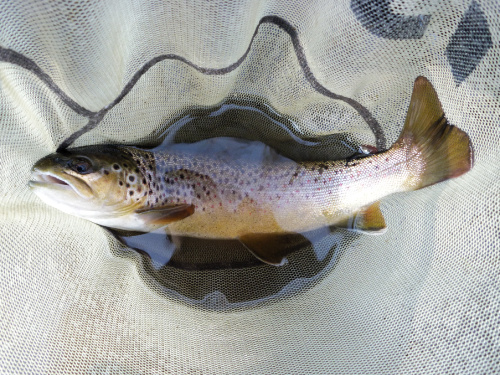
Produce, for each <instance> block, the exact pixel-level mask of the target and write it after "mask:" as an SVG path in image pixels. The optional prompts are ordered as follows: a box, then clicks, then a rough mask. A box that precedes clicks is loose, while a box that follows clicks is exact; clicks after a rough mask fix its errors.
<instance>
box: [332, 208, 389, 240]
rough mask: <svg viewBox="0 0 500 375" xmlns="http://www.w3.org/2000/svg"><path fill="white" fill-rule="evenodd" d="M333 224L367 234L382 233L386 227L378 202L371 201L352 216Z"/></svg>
mask: <svg viewBox="0 0 500 375" xmlns="http://www.w3.org/2000/svg"><path fill="white" fill-rule="evenodd" d="M335 226H337V227H339V228H346V229H350V230H353V231H358V232H366V233H369V234H382V233H384V232H385V231H386V229H387V227H386V225H385V219H384V216H383V215H382V211H380V202H375V203H373V204H372V205H371V206H368V207H366V208H364V209H362V210H361V211H359V212H358V213H357V214H356V215H354V217H350V218H349V219H347V220H345V221H343V222H340V223H338V224H336V225H335Z"/></svg>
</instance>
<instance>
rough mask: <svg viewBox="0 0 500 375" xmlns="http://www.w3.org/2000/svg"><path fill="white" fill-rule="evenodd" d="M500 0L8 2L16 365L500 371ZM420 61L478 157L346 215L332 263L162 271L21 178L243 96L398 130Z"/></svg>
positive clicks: (380, 136)
mask: <svg viewBox="0 0 500 375" xmlns="http://www.w3.org/2000/svg"><path fill="white" fill-rule="evenodd" d="M499 16H500V7H499V6H498V3H497V1H496V0H491V1H475V0H474V1H472V2H471V1H430V2H425V3H422V2H417V1H403V0H401V1H399V0H395V1H386V0H351V1H347V0H346V1H339V2H332V1H308V2H307V4H306V3H304V2H300V1H295V2H293V1H291V2H286V3H280V2H276V3H275V2H272V1H261V2H255V1H247V2H245V1H240V2H236V1H233V2H227V1H222V0H221V1H212V2H204V1H194V2H190V3H189V4H187V3H186V2H183V1H172V2H168V3H167V2H160V1H157V2H150V3H144V2H141V1H133V0H131V1H128V2H122V1H115V2H101V1H92V0H89V1H82V2H78V1H57V2H49V1H13V2H3V3H2V4H0V19H1V21H2V22H1V24H2V28H1V29H0V108H1V116H0V123H1V126H0V135H1V136H0V249H1V251H0V268H1V272H0V306H1V308H0V372H1V373H19V374H31V373H32V374H40V373H48V374H56V373H64V374H83V373H94V374H118V373H120V374H122V373H123V374H128V373H130V374H138V373H140V374H149V373H175V374H177V373H192V374H222V373H231V374H237V373H241V374H251V373H255V374H262V373H275V374H294V373H297V374H302V373H337V372H338V373H401V374H403V373H495V372H496V371H498V370H499V368H500V354H499V353H500V330H499V323H498V322H499V318H500V280H499V276H498V275H499V274H500V264H499V249H500V234H499V233H500V219H499V218H500V196H499V191H500V183H499V179H498V176H499V175H500V161H499V159H498V155H499V152H498V151H499V150H498V144H499V141H500V131H499V121H498V118H499V115H500V92H499V89H498V87H500V73H499V72H500V70H499V61H500V59H499V56H500V51H499V48H498V45H499V44H498V43H499V37H500V27H499V26H500V22H499V20H500V17H499ZM418 75H423V76H425V77H427V78H428V79H429V80H430V81H431V82H432V83H433V85H434V87H435V88H436V91H437V92H438V94H439V97H440V99H441V101H442V104H443V108H444V111H445V113H446V115H447V118H448V119H449V121H450V122H451V123H452V124H454V125H456V126H458V127H459V128H461V129H463V130H464V131H465V132H467V134H468V135H469V136H470V138H471V140H472V143H473V145H474V151H475V166H474V168H473V169H472V170H471V171H470V172H469V173H467V174H465V175H464V176H462V177H460V178H459V179H454V180H450V181H447V182H444V183H441V184H438V185H435V186H432V187H429V188H426V189H423V190H419V191H415V192H411V193H407V194H400V195H394V196H390V197H388V198H386V199H384V200H383V202H382V204H381V208H382V211H383V213H384V216H385V218H386V222H387V227H388V231H387V232H386V233H385V234H384V235H383V236H363V235H352V234H349V233H344V234H343V235H342V237H341V238H340V239H338V240H337V241H334V242H335V246H334V249H333V250H332V251H331V252H330V256H329V257H327V258H326V261H325V264H323V265H322V266H321V267H319V268H318V267H316V268H314V267H313V266H312V265H311V264H310V263H308V262H309V260H310V259H309V257H308V256H307V255H303V254H298V255H297V256H296V259H295V260H294V262H290V263H291V265H293V264H295V265H301V266H300V267H299V266H287V267H289V268H284V270H285V271H269V272H267V271H262V269H261V268H259V267H253V268H252V267H249V268H246V269H241V270H238V271H232V270H215V271H213V270H212V271H203V272H202V271H200V272H181V271H179V270H175V269H172V270H168V269H167V270H166V271H165V272H166V274H167V276H165V275H163V276H162V277H164V278H168V280H169V282H171V285H166V284H161V283H159V282H158V278H156V277H155V274H154V272H153V273H152V272H149V271H150V270H148V268H147V267H146V265H145V264H144V262H143V259H142V258H141V257H139V256H136V254H135V253H133V254H132V253H131V254H128V253H127V251H126V250H124V249H123V246H122V245H120V244H119V243H118V242H117V241H116V239H115V238H114V237H113V236H111V235H110V234H109V233H108V232H107V231H105V230H104V229H102V228H100V227H99V226H97V225H95V224H92V223H90V222H87V221H84V220H81V219H78V218H76V217H72V216H69V215H66V214H63V213H61V212H59V211H57V210H55V209H53V208H51V207H49V206H47V205H44V204H43V203H42V202H41V201H40V200H39V199H38V198H37V197H36V196H35V195H34V194H32V192H30V191H29V189H28V188H27V182H28V181H29V179H30V170H31V167H32V166H33V164H34V163H35V162H36V161H37V160H38V159H39V158H41V157H43V156H45V155H47V154H48V153H50V152H53V151H55V149H57V148H58V147H60V146H81V145H89V144H104V143H128V144H146V143H148V142H152V141H154V140H155V137H156V136H157V134H159V133H161V132H163V131H164V130H165V129H166V128H168V126H169V124H171V123H172V121H173V119H176V118H179V116H182V114H183V113H185V111H186V110H190V109H193V108H198V109H199V108H213V107H216V106H218V105H220V103H222V102H225V101H227V100H230V99H234V98H244V99H245V100H251V101H254V102H256V103H257V104H259V105H268V106H270V107H272V108H273V110H274V111H276V113H279V114H281V115H283V116H285V117H286V118H288V119H290V126H291V129H292V130H293V131H294V132H295V133H296V134H298V135H300V136H301V137H302V138H304V139H306V138H309V137H313V138H314V137H318V138H321V137H328V136H331V135H336V134H337V135H340V137H341V138H338V139H344V138H342V137H345V139H348V140H349V141H350V142H352V143H354V144H373V145H377V146H378V147H379V148H384V147H388V146H390V145H391V144H392V142H394V141H395V140H396V139H397V137H398V135H399V133H400V131H401V127H402V124H403V121H404V117H405V115H406V110H407V107H408V103H409V99H410V94H411V89H412V83H413V81H414V79H415V78H416V77H417V76H418ZM237 120H238V119H235V120H234V121H235V122H234V124H235V125H234V126H233V130H234V129H236V130H238V121H237ZM221 126H222V125H221ZM224 126H226V127H227V126H228V125H227V124H226V125H224ZM246 126H247V130H248V129H251V127H250V128H248V127H249V126H251V125H248V124H247V125H246ZM214 131H217V129H215V130H214ZM255 132H259V134H261V139H263V140H264V141H265V139H266V136H269V138H271V137H270V131H269V132H268V133H266V130H265V129H264V130H262V129H261V128H259V127H258V126H255ZM250 133H251V132H250ZM273 137H274V136H273ZM273 139H274V138H273ZM327 139H329V138H327ZM341 144H342V142H333V141H331V142H330V141H328V142H327V143H326V145H327V146H328V147H330V149H331V152H332V153H337V154H342V153H343V152H344V151H345V150H343V149H342V148H341ZM199 250H200V251H202V250H203V249H202V248H201V246H199ZM129 255H130V256H129ZM266 267H267V266H266ZM276 272H281V273H276ZM242 280H243V281H242ZM179 285H188V286H190V287H189V288H187V289H186V288H182V287H181V288H177V289H176V288H175V286H179ZM207 285H208V287H207ZM227 285H236V287H234V288H233V289H231V290H232V292H231V293H232V294H228V293H227V289H224V288H225V287H227ZM172 290H173V292H172ZM186 290H188V291H190V292H189V293H191V294H189V293H188V292H186ZM193 291H196V293H195V292H193ZM223 291H226V294H224V293H223ZM184 292H185V293H184ZM235 296H236V297H235ZM200 301H203V303H199V302H200Z"/></svg>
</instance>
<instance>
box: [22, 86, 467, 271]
mask: <svg viewBox="0 0 500 375" xmlns="http://www.w3.org/2000/svg"><path fill="white" fill-rule="evenodd" d="M270 159H271V161H269V160H267V161H265V162H259V161H255V160H251V159H248V160H245V159H237V158H236V159H233V158H231V157H230V156H226V157H222V156H220V155H218V154H217V155H213V154H210V153H208V154H204V153H202V152H201V153H200V152H199V150H197V144H196V143H195V144H192V145H186V147H185V148H184V149H183V150H181V151H179V150H172V151H169V150H168V149H167V150H163V151H154V150H144V149H139V148H136V147H131V146H119V145H105V146H88V147H81V148H75V149H73V150H69V151H64V152H59V153H55V154H52V155H49V156H46V157H45V158H43V159H41V160H39V161H38V162H37V163H36V164H35V166H34V167H33V176H32V180H31V181H30V183H29V185H30V187H31V188H32V189H33V191H34V192H35V193H36V194H37V195H38V196H39V197H40V198H41V199H42V200H43V201H44V202H46V203H47V204H49V205H52V206H54V207H56V208H58V209H60V210H62V211H64V212H66V213H69V214H72V215H75V216H79V217H81V218H84V219H87V220H90V221H92V222H94V223H97V224H100V225H103V226H106V227H110V228H115V229H121V230H129V231H139V232H150V231H155V230H158V229H159V228H164V230H165V231H166V232H167V233H168V234H170V235H173V236H176V235H178V236H191V237H199V238H218V239H239V240H240V241H241V242H242V243H243V244H244V245H245V246H246V247H247V248H248V249H249V250H250V251H251V252H252V253H253V254H254V255H255V256H257V257H258V258H259V259H261V260H263V261H264V262H267V263H270V264H280V263H281V262H282V260H283V257H284V254H286V253H287V250H286V247H289V246H293V244H292V243H291V242H290V240H289V238H290V235H291V234H297V233H301V234H303V233H307V232H308V231H312V230H315V229H318V228H324V227H330V226H336V227H346V228H350V229H352V230H358V231H367V232H370V231H371V232H377V231H382V230H384V229H385V221H384V218H383V216H382V213H381V211H380V208H379V201H380V199H382V198H384V197H385V196H387V195H390V194H393V193H397V192H406V191H411V190H416V189H420V188H423V187H426V186H429V185H432V184H435V183H437V182H440V181H443V180H446V179H450V178H454V177H458V176H460V175H462V174H464V173H465V172H467V171H468V170H469V169H470V168H471V167H472V163H473V152H472V145H471V142H470V140H469V137H468V136H467V134H466V133H465V132H463V131H462V130H460V129H458V128H456V127H454V126H453V125H449V124H448V122H447V120H446V118H445V116H444V113H443V110H442V107H441V104H440V102H439V99H438V97H437V94H436V92H435V90H434V88H433V87H432V85H431V84H430V82H429V81H428V80H427V79H426V78H424V77H418V78H417V79H416V81H415V84H414V90H413V94H412V98H411V102H410V106H409V110H408V114H407V117H406V121H405V124H404V127H403V130H402V132H401V135H400V137H399V139H398V140H397V141H396V142H395V143H394V145H393V146H392V147H391V148H390V149H389V150H387V151H384V152H380V153H374V154H371V155H368V156H366V157H363V158H356V159H351V160H337V161H323V162H295V161H293V160H290V159H287V158H285V157H282V156H279V155H278V154H277V153H276V157H273V158H270ZM162 230H163V229H162ZM306 237H307V236H306Z"/></svg>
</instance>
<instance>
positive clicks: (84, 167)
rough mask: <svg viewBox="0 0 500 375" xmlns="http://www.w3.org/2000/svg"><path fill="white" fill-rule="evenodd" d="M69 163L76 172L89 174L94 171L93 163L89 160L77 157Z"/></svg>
mask: <svg viewBox="0 0 500 375" xmlns="http://www.w3.org/2000/svg"><path fill="white" fill-rule="evenodd" d="M68 164H69V165H68V166H69V167H70V168H71V170H73V171H75V172H76V173H79V174H87V173H90V172H92V165H91V164H90V163H89V162H88V161H87V160H84V159H75V160H71V161H70V162H69V163H68Z"/></svg>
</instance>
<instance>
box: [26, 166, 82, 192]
mask: <svg viewBox="0 0 500 375" xmlns="http://www.w3.org/2000/svg"><path fill="white" fill-rule="evenodd" d="M63 174H65V173H64V172H63ZM73 179H76V177H74V176H71V175H66V176H60V175H56V174H53V173H50V172H42V171H40V170H38V169H34V170H33V174H32V176H31V180H30V181H29V182H28V186H29V187H30V188H48V189H52V190H59V191H71V190H72V191H74V192H75V193H77V194H78V195H80V196H81V197H84V198H87V194H88V192H87V194H82V193H83V192H81V191H80V190H81V188H82V187H83V188H84V189H85V190H89V191H91V189H90V187H89V186H88V184H87V183H85V182H84V181H82V180H79V179H78V180H79V181H74V182H72V181H71V180H73ZM76 185H79V187H80V188H77V186H76ZM82 185H83V186H82Z"/></svg>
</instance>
